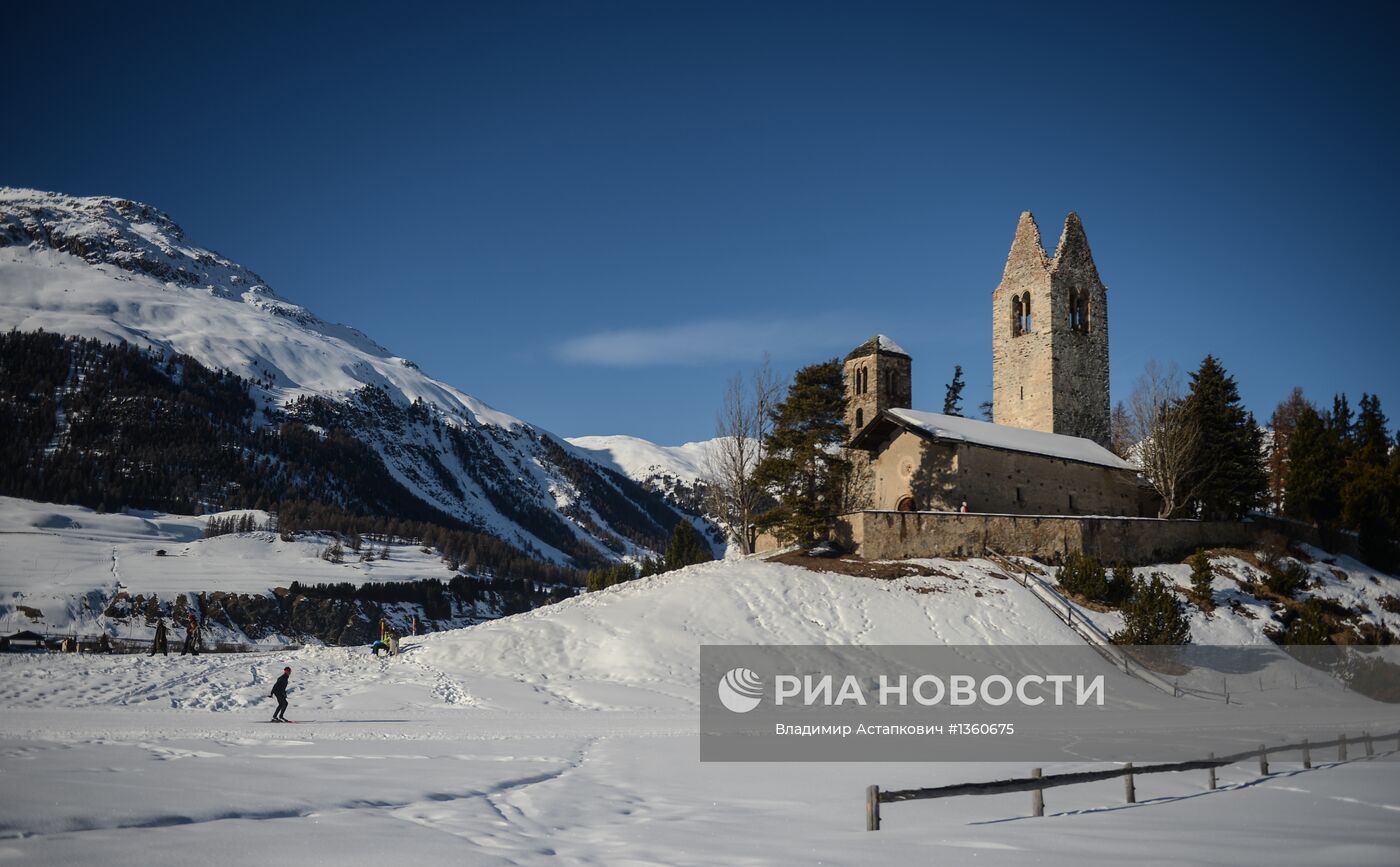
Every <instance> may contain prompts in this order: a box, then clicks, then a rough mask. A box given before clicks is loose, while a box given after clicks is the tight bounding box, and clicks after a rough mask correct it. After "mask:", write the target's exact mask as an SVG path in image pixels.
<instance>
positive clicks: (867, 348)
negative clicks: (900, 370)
mask: <svg viewBox="0 0 1400 867" xmlns="http://www.w3.org/2000/svg"><path fill="white" fill-rule="evenodd" d="M877 353H884V354H885V355H902V356H904V357H905V358H909V357H910V356H909V353H907V352H905V351H904V347H902V346H900V345H899V344H898V343H895V342H894V341H893V340H891V339H889V338H888V337H886V336H885V335H883V334H876V335H874V336H873V337H871V338H870V339H869V340H867V341H865V342H864V343H862V344H861V345H860V346H857V347H856V348H855V349H852V350H851V352H850V354H849V355H847V356H846V360H847V361H850V360H851V359H852V358H861V357H863V356H866V355H875V354H877Z"/></svg>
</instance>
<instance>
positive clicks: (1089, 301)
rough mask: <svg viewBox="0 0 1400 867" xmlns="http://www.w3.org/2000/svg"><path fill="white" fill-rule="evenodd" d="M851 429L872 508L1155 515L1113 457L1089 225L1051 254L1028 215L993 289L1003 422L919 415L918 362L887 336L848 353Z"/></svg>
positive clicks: (995, 389) (1147, 493)
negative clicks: (915, 397) (915, 393)
mask: <svg viewBox="0 0 1400 867" xmlns="http://www.w3.org/2000/svg"><path fill="white" fill-rule="evenodd" d="M844 374H845V387H846V424H847V428H848V430H849V433H850V447H851V449H852V450H853V451H854V452H855V453H856V455H857V457H858V460H857V461H856V464H857V465H858V466H861V467H866V466H868V471H867V472H868V485H867V497H868V499H869V500H870V502H869V504H868V505H869V507H870V508H872V509H875V510H892V511H960V510H962V509H963V508H964V504H965V507H966V509H967V510H968V511H971V512H980V513H1002V514H1027V515H1111V516H1142V517H1149V516H1155V515H1156V514H1157V507H1156V502H1155V495H1154V494H1153V493H1152V491H1151V489H1150V488H1149V487H1147V486H1146V485H1145V484H1144V483H1143V482H1142V480H1141V479H1140V478H1139V476H1138V473H1137V471H1136V469H1135V468H1134V467H1133V466H1131V465H1130V464H1128V463H1127V462H1126V461H1124V460H1122V459H1121V458H1119V457H1118V456H1117V455H1114V454H1113V453H1112V452H1110V451H1109V450H1108V448H1107V447H1106V444H1107V443H1108V435H1109V394H1108V290H1107V289H1106V287H1105V286H1104V285H1103V283H1102V282H1101V281H1100V279H1099V276H1098V270H1097V268H1096V267H1095V265H1094V259H1093V255H1092V254H1091V253H1090V250H1089V242H1088V239H1087V238H1086V236H1085V234H1084V228H1083V226H1082V225H1081V224H1080V221H1079V218H1078V216H1076V215H1075V214H1070V215H1069V217H1068V218H1067V219H1066V220H1065V224H1064V230H1063V232H1062V234H1061V236H1060V242H1059V244H1058V245H1057V247H1056V250H1055V255H1054V256H1053V257H1050V256H1047V255H1046V253H1045V250H1044V248H1043V247H1042V245H1041V240H1040V232H1039V229H1038V228H1037V226H1036V223H1035V219H1034V217H1032V216H1031V214H1030V213H1024V214H1022V215H1021V218H1020V222H1019V223H1018V225H1017V228H1016V235H1015V238H1014V239H1013V241H1012V244H1011V252H1010V254H1009V255H1008V256H1007V260H1006V267H1005V268H1004V269H1003V272H1002V279H1001V283H1000V284H999V285H998V286H997V288H996V290H995V291H994V292H993V293H992V379H993V385H992V415H993V419H994V421H993V422H985V421H978V420H975V419H968V418H961V417H958V416H949V415H943V414H940V413H931V412H918V411H915V410H913V409H912V408H911V407H910V403H911V397H912V376H913V359H912V358H911V357H910V356H909V354H908V353H907V352H905V351H904V350H903V349H902V348H900V347H899V345H898V344H896V343H895V342H894V341H893V340H891V339H890V338H888V337H885V336H883V335H876V336H874V337H872V338H870V339H869V340H867V341H866V342H865V343H863V344H861V345H860V346H859V347H857V348H856V349H855V350H854V351H852V352H851V353H850V355H848V356H847V357H846V360H845V368H844Z"/></svg>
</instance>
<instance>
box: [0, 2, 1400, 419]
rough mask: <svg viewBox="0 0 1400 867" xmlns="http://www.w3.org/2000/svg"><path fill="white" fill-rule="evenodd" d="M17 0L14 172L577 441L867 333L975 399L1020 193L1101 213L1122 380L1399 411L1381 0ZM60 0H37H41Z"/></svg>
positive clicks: (1392, 176)
mask: <svg viewBox="0 0 1400 867" xmlns="http://www.w3.org/2000/svg"><path fill="white" fill-rule="evenodd" d="M354 5H356V4H326V5H325V6H323V7H320V8H318V9H313V8H309V6H308V8H305V9H303V8H301V7H302V4H296V3H291V4H288V3H283V4H273V5H265V6H257V5H254V4H220V6H219V7H218V8H215V9H205V10H202V11H188V10H184V9H182V7H178V6H172V7H169V8H166V9H163V10H162V9H160V8H159V7H158V6H157V5H155V4H140V5H139V7H135V6H132V5H131V4H110V3H108V4H102V5H94V6H92V7H91V8H87V9H83V8H79V6H77V5H64V6H62V7H58V6H52V4H49V5H47V6H46V5H45V4H20V5H19V6H17V7H15V8H13V9H11V10H10V11H9V12H8V13H7V14H6V23H5V25H4V30H3V32H0V44H3V46H4V52H3V53H4V57H5V64H4V67H5V70H6V82H7V87H6V90H7V93H8V100H7V101H8V108H7V110H6V111H5V114H4V117H5V119H4V121H3V122H0V123H3V127H0V133H3V134H0V142H3V146H2V147H0V152H3V175H2V176H0V183H6V184H10V185H15V186H30V187H38V188H41V189H52V190H60V191H63V192H67V193H73V194H78V195H96V194H110V195H119V196H124V197H128V198H133V199H138V200H141V201H145V202H149V203H151V204H153V205H156V206H157V207H160V208H162V209H163V210H165V211H167V212H168V213H170V214H171V215H172V216H173V217H174V218H175V219H176V221H177V222H179V223H181V224H182V225H183V226H184V227H185V229H186V231H187V232H188V234H189V236H190V237H191V239H192V240H194V241H195V242H196V243H200V244H202V245H204V246H208V247H212V248H214V249H216V250H219V251H220V252H222V253H224V254H226V255H228V256H230V257H232V258H234V259H236V260H238V261H240V262H242V263H244V264H246V265H247V266H249V267H251V268H253V269H254V270H256V271H258V272H259V273H261V274H262V275H263V277H264V278H265V279H267V281H268V282H269V283H270V284H271V285H272V286H273V288H274V289H276V290H277V291H278V292H280V293H281V294H283V295H285V296H286V297H288V298H291V299H292V300H295V301H298V302H300V303H303V304H306V305H308V306H310V307H311V308H312V309H313V310H315V311H317V312H318V313H320V314H321V315H322V316H323V317H325V318H328V319H334V320H338V321H342V322H347V323H350V324H353V325H356V326H359V327H360V328H362V329H364V330H365V331H367V332H369V333H370V334H371V335H372V336H374V337H375V338H376V339H378V340H379V341H380V342H381V343H384V344H385V345H387V346H388V347H390V348H391V349H392V350H394V351H395V352H397V353H401V354H403V355H406V356H408V357H410V358H414V359H416V360H417V361H418V362H419V363H420V364H421V365H422V367H423V369H424V370H426V371H428V372H429V373H431V374H433V375H435V376H437V377H438V378H440V379H443V380H446V381H448V382H450V383H452V384H454V385H456V386H458V387H460V388H462V389H464V390H466V391H468V392H470V393H473V394H475V395H477V396H478V397H480V398H482V399H483V400H485V401H487V402H488V403H491V404H493V405H494V406H496V407H498V408H500V409H502V410H505V411H507V412H510V413H513V414H515V415H517V416H520V417H522V418H525V419H527V420H530V421H533V422H536V423H538V424H542V425H544V426H545V427H547V428H549V429H551V430H553V431H555V432H557V433H560V434H563V435H577V434H605V433H630V434H635V435H638V436H643V437H647V438H649V439H653V440H657V441H659V442H662V443H678V442H682V441H685V440H689V439H699V438H704V437H708V436H710V435H711V434H712V430H713V417H714V410H715V406H716V404H717V402H718V399H719V396H720V394H721V393H722V390H723V384H724V380H725V379H726V378H727V377H728V376H730V375H731V374H732V373H733V372H735V371H738V370H740V369H743V368H745V367H747V366H748V365H749V364H750V362H751V361H752V360H753V359H754V358H756V357H757V356H758V355H759V354H760V353H761V352H762V351H764V350H765V349H767V350H769V351H771V352H772V354H773V357H774V360H775V363H776V365H777V366H778V367H779V368H780V369H781V370H782V371H783V372H784V373H785V374H786V373H789V372H790V371H791V370H792V369H793V368H795V367H797V366H799V365H801V364H805V363H810V362H814V361H819V360H822V359H824V358H829V357H832V356H834V355H837V354H844V352H845V351H847V350H848V349H849V348H851V347H853V346H855V345H856V344H858V343H860V342H861V341H862V340H864V339H865V338H866V337H868V336H869V335H870V334H871V333H874V332H876V331H882V332H886V333H888V334H890V335H891V336H893V337H894V338H895V339H896V340H898V341H899V342H900V343H901V344H902V345H903V346H904V347H905V348H907V349H908V350H909V351H910V353H911V354H912V355H913V356H914V361H915V367H914V381H915V386H914V398H915V400H914V403H915V406H916V408H928V409H938V408H939V407H940V406H941V403H942V394H943V385H944V383H946V382H947V381H948V379H949V376H950V374H951V371H952V367H953V365H954V364H955V363H959V364H962V365H963V367H964V368H965V369H966V371H967V379H968V389H967V392H966V398H967V403H968V404H969V406H970V407H975V405H976V404H977V403H978V402H979V401H981V400H983V399H985V398H986V397H989V396H990V392H991V341H990V328H991V324H990V304H991V291H992V289H993V287H994V286H995V285H996V283H997V281H998V280H999V278H1000V275H1001V267H1002V264H1003V262H1004V260H1005V256H1006V252H1007V248H1008V246H1009V244H1010V241H1011V235H1012V231H1013V229H1014V227H1015V224H1016V218H1017V215H1018V214H1019V213H1020V212H1021V211H1022V210H1031V211H1033V212H1034V213H1035V214H1036V216H1037V218H1038V219H1039V221H1040V224H1041V229H1042V232H1043V233H1044V235H1045V236H1046V243H1047V244H1049V245H1052V246H1053V244H1054V241H1055V239H1056V238H1057V237H1058V234H1059V229H1060V224H1061V222H1062V221H1063V219H1064V215H1065V214H1066V213H1067V212H1068V211H1070V210H1076V211H1078V212H1079V214H1080V215H1081V216H1082V218H1083V220H1084V224H1085V228H1086V230H1087V232H1088V235H1089V240H1090V243H1091V245H1092V247H1093V249H1094V252H1095V255H1096V258H1097V261H1098V265H1099V270H1100V273H1101V275H1102V276H1103V279H1104V281H1105V282H1106V283H1107V284H1108V287H1109V293H1110V294H1109V314H1110V318H1111V323H1112V325H1111V327H1112V331H1111V352H1112V362H1113V390H1114V394H1113V397H1114V399H1115V400H1118V399H1120V398H1122V397H1125V396H1126V395H1127V392H1128V390H1129V388H1130V387H1131V384H1132V382H1133V380H1134V379H1135V378H1136V376H1137V375H1138V374H1139V373H1140V371H1141V369H1142V367H1143V365H1144V363H1145V362H1146V361H1147V360H1148V359H1150V358H1157V359H1160V360H1162V361H1175V362H1178V363H1179V364H1180V365H1181V366H1182V367H1183V368H1188V369H1189V368H1194V367H1195V366H1196V365H1197V364H1198V363H1199V362H1200V359H1201V358H1202V357H1203V356H1204V355H1205V354H1206V353H1215V354H1216V355H1217V356H1218V357H1220V358H1221V359H1222V360H1223V362H1224V364H1225V365H1226V367H1227V369H1228V370H1229V371H1230V372H1231V373H1233V374H1234V375H1235V376H1236V377H1237V379H1238V380H1239V382H1240V385H1241V389H1242V392H1243V395H1244V398H1245V400H1246V402H1247V403H1248V404H1249V406H1250V408H1252V409H1253V410H1254V411H1255V412H1256V413H1257V414H1259V415H1260V416H1263V417H1267V416H1268V414H1269V413H1270V412H1271V411H1272V408H1273V407H1274V405H1275V404H1276V403H1277V402H1278V401H1279V400H1281V399H1282V398H1283V397H1285V396H1286V394H1287V392H1288V390H1289V389H1290V388H1291V387H1292V386H1293V385H1295V384H1297V385H1302V386H1303V387H1304V389H1305V390H1306V391H1307V392H1308V394H1309V395H1310V396H1312V397H1313V398H1314V399H1323V400H1326V401H1330V398H1331V395H1332V393H1333V392H1336V391H1342V390H1345V391H1347V392H1348V393H1350V394H1351V395H1352V399H1353V404H1354V403H1355V400H1356V398H1358V397H1359V396H1360V393H1361V392H1362V391H1371V392H1375V393H1379V394H1380V395H1381V397H1382V400H1383V405H1384V407H1385V409H1387V410H1388V412H1389V415H1390V416H1391V417H1392V419H1394V420H1400V373H1397V370H1400V365H1397V363H1396V350H1395V346H1396V342H1397V338H1396V335H1397V332H1400V328H1397V323H1400V291H1397V290H1400V285H1398V284H1400V278H1397V273H1400V272H1397V270H1396V265H1395V249H1396V243H1397V241H1396V237H1397V234H1396V232H1397V222H1400V208H1397V205H1398V204H1400V196H1398V195H1397V194H1400V177H1398V176H1397V164H1398V163H1400V161H1398V160H1397V154H1400V134H1397V125H1398V124H1400V119H1398V118H1397V114H1400V113H1398V112H1397V110H1396V107H1397V94H1400V87H1397V85H1400V62H1397V60H1396V54H1395V45H1396V44H1397V41H1400V26H1397V24H1398V23H1400V17H1397V12H1396V10H1397V6H1396V4H1394V3H1341V4H1327V6H1326V8H1325V9H1324V8H1323V7H1322V5H1321V4H1308V5H1301V6H1299V7H1298V8H1289V7H1288V5H1287V4H1275V3H1270V4H1260V5H1257V6H1248V5H1246V4H1235V3H1229V4H1218V3H1215V4H1204V5H1201V6H1190V5H1187V4H1183V3H1170V4H1153V7H1152V8H1140V9H1129V8H1127V7H1129V6H1139V5H1145V4H1104V5H1101V6H1076V5H1075V4H1072V3H1043V2H1042V3H1034V4H1025V5H1022V4H1016V3H998V4H983V8H980V9H972V8H969V7H971V6H974V5H977V4H947V5H946V6H944V5H942V4H936V3H933V2H921V3H908V4H905V3H855V2H851V3H823V2H802V3H794V4H778V3H762V2H744V3H736V4H727V3H719V2H705V3H672V2H662V3H657V2H642V3H613V2H593V3H582V2H567V3H532V2H515V3H501V4H486V3H460V4H444V5H441V6H434V5H419V4H415V3H392V4H374V5H373V6H372V7H366V8H365V9H362V10H358V11H355V10H351V9H350V8H348V7H350V6H354ZM36 10H44V11H36Z"/></svg>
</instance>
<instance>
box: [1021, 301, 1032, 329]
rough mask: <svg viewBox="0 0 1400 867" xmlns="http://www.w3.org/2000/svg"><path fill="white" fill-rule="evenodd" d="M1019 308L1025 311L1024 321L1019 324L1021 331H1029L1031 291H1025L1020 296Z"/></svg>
mask: <svg viewBox="0 0 1400 867" xmlns="http://www.w3.org/2000/svg"><path fill="white" fill-rule="evenodd" d="M1021 310H1022V311H1023V312H1024V313H1025V316H1026V321H1025V322H1024V323H1023V324H1022V326H1021V331H1023V332H1024V333H1026V334H1030V333H1031V330H1032V329H1031V293H1029V292H1027V293H1025V295H1023V296H1021Z"/></svg>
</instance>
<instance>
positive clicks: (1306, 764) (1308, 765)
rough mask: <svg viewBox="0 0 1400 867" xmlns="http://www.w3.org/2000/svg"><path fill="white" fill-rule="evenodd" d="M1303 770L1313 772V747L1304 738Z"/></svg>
mask: <svg viewBox="0 0 1400 867" xmlns="http://www.w3.org/2000/svg"><path fill="white" fill-rule="evenodd" d="M1303 770H1305V771H1310V770H1312V747H1310V746H1308V739H1307V738H1303Z"/></svg>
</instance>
